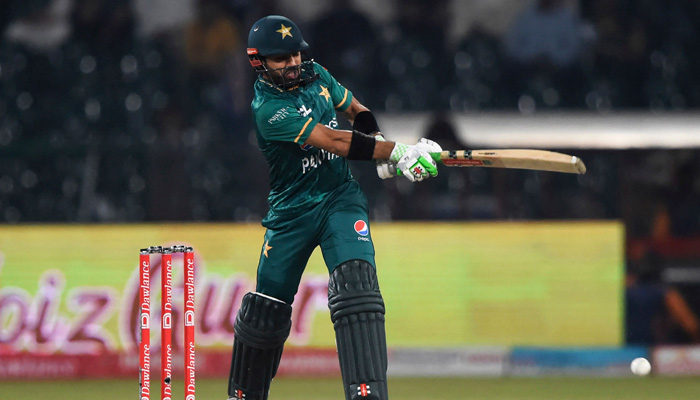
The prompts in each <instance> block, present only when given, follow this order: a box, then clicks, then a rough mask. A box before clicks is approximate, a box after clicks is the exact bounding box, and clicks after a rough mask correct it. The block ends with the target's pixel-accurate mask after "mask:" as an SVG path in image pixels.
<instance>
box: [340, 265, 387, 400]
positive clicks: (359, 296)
mask: <svg viewBox="0 0 700 400" xmlns="http://www.w3.org/2000/svg"><path fill="white" fill-rule="evenodd" d="M328 308H329V309H330V311H331V321H333V327H334V328H335V337H336V345H337V348H338V359H339V361H340V371H341V374H342V375H343V384H344V386H345V398H346V399H347V400H387V399H388V398H389V397H388V392H387V384H386V369H387V350H386V333H385V331H384V300H383V299H382V295H381V293H380V292H379V284H378V283H377V274H376V271H375V269H374V267H373V266H372V265H371V264H370V263H368V262H366V261H363V260H351V261H348V262H345V263H343V264H341V265H339V266H338V267H336V268H335V269H334V270H333V272H331V275H330V279H329V281H328Z"/></svg>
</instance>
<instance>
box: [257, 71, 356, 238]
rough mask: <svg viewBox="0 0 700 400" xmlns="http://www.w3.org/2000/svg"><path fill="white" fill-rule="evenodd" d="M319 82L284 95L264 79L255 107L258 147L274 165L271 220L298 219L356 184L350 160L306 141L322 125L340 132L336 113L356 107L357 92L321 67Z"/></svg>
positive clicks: (283, 92)
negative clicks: (341, 188)
mask: <svg viewBox="0 0 700 400" xmlns="http://www.w3.org/2000/svg"><path fill="white" fill-rule="evenodd" d="M313 67H314V70H315V72H316V73H317V74H319V78H318V79H316V80H315V81H313V82H312V83H310V84H307V85H305V86H302V87H299V88H297V89H294V90H290V91H283V90H281V89H278V88H277V87H275V86H273V85H272V84H271V83H269V82H267V81H266V80H264V79H262V78H258V80H257V81H256V82H255V98H254V99H253V102H252V104H251V107H252V110H253V118H254V120H255V127H256V131H257V132H256V133H257V139H258V146H259V147H260V150H261V151H262V153H263V155H264V156H265V158H266V160H267V163H268V165H269V167H270V194H269V196H268V202H269V203H270V212H269V213H268V215H267V217H265V219H263V225H265V223H266V221H270V220H273V219H275V218H279V217H284V216H290V217H291V216H294V215H297V214H299V213H300V212H303V211H304V210H306V209H308V208H309V207H312V206H313V205H315V204H318V203H319V202H320V201H321V200H323V199H324V197H325V196H327V195H328V194H329V193H331V192H332V191H333V190H334V189H336V188H337V187H339V186H340V185H342V184H343V183H345V182H348V181H350V180H352V179H353V178H352V175H351V173H350V169H349V167H348V163H347V161H346V160H345V158H343V157H340V156H337V155H335V154H332V153H329V152H327V151H325V150H322V149H317V148H315V147H312V146H304V142H305V141H306V139H307V138H308V137H309V134H310V133H311V131H312V130H313V128H314V127H315V126H316V124H323V125H326V126H328V127H329V128H337V127H338V121H337V119H336V114H335V110H340V111H343V110H345V109H347V108H348V106H350V102H351V101H352V93H351V92H350V91H349V90H347V89H346V88H344V87H343V86H342V85H340V84H339V83H338V82H337V81H336V80H335V78H333V76H332V75H331V74H330V73H329V72H328V71H327V70H326V69H325V68H323V67H322V66H320V65H319V64H317V63H314V65H313Z"/></svg>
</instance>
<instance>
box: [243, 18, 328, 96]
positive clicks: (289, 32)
mask: <svg viewBox="0 0 700 400" xmlns="http://www.w3.org/2000/svg"><path fill="white" fill-rule="evenodd" d="M308 49H309V44H308V43H306V41H305V40H304V38H303V37H302V35H301V30H299V27H298V26H297V25H296V24H295V23H294V22H293V21H292V20H291V19H289V18H287V17H283V16H281V15H268V16H267V17H264V18H262V19H260V20H258V21H257V22H256V23H255V24H253V27H252V28H251V29H250V33H249V34H248V58H249V59H250V64H251V65H252V66H253V69H255V71H256V72H258V73H262V72H267V73H268V76H269V77H270V78H274V77H277V75H276V74H274V75H273V74H271V73H270V72H272V71H278V72H279V73H280V75H281V76H282V78H281V80H280V79H273V83H274V84H276V85H277V86H279V87H281V88H282V89H291V88H293V87H297V86H299V85H303V84H307V83H310V82H312V81H313V80H315V79H316V76H315V74H314V71H313V61H312V60H306V61H303V62H302V63H301V65H298V66H294V67H285V68H278V69H277V70H270V69H268V68H267V65H266V64H265V57H268V56H273V55H284V54H293V53H296V52H303V51H306V50H308ZM292 68H296V69H299V71H300V73H299V75H298V78H296V79H294V80H287V79H284V78H283V77H284V73H285V72H286V70H288V69H292Z"/></svg>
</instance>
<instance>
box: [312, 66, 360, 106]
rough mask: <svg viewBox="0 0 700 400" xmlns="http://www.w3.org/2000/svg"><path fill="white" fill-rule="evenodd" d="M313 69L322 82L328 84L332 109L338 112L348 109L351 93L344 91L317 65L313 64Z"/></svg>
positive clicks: (326, 71)
mask: <svg viewBox="0 0 700 400" xmlns="http://www.w3.org/2000/svg"><path fill="white" fill-rule="evenodd" d="M314 69H315V70H316V73H317V74H319V77H320V78H321V80H322V81H324V82H326V83H327V84H328V91H329V92H330V95H331V100H333V107H335V109H336V110H339V111H345V110H346V109H347V108H348V107H350V103H352V92H351V91H349V90H348V89H346V88H345V87H344V86H343V85H341V84H340V83H338V81H337V80H336V79H335V78H334V77H333V75H331V73H330V72H328V70H327V69H325V68H324V67H323V66H321V65H320V64H318V63H314Z"/></svg>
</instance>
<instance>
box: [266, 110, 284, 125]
mask: <svg viewBox="0 0 700 400" xmlns="http://www.w3.org/2000/svg"><path fill="white" fill-rule="evenodd" d="M287 115H289V111H287V109H286V108H280V109H279V110H277V112H276V113H275V115H273V116H272V118H270V119H268V120H267V123H268V124H271V123H273V122H276V121H281V120H283V119H285V118H286V117H287Z"/></svg>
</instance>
